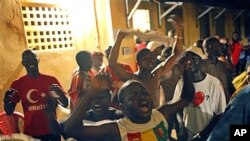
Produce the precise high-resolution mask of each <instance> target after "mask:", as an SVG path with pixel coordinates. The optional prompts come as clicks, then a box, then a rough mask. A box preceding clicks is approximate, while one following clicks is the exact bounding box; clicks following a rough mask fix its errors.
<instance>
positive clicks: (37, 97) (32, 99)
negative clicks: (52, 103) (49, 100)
mask: <svg viewBox="0 0 250 141" xmlns="http://www.w3.org/2000/svg"><path fill="white" fill-rule="evenodd" d="M45 97H46V94H45V93H44V92H42V93H41V94H38V90H36V89H30V90H29V91H28V92H27V94H26V98H27V101H28V102H29V103H30V104H29V106H28V110H29V111H37V110H43V109H46V108H48V105H47V104H39V103H41V101H44V100H45ZM37 103H38V105H37Z"/></svg>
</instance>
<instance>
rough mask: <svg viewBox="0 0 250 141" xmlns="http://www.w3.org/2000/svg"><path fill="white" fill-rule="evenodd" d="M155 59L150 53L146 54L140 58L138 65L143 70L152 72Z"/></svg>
mask: <svg viewBox="0 0 250 141" xmlns="http://www.w3.org/2000/svg"><path fill="white" fill-rule="evenodd" d="M155 62H156V57H155V56H154V54H153V53H152V52H148V53H147V54H145V55H144V56H143V57H141V58H140V61H139V62H138V65H139V67H140V69H143V70H153V69H154V68H155Z"/></svg>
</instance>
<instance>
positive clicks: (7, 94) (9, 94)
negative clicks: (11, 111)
mask: <svg viewBox="0 0 250 141" xmlns="http://www.w3.org/2000/svg"><path fill="white" fill-rule="evenodd" d="M15 93H17V91H16V90H14V89H9V90H7V91H6V92H5V96H4V98H3V101H4V103H6V104H7V103H11V97H12V96H13V95H14V94H15Z"/></svg>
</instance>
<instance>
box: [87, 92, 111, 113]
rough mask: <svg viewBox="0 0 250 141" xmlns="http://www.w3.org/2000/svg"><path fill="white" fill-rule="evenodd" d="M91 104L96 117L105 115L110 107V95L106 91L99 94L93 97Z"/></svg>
mask: <svg viewBox="0 0 250 141" xmlns="http://www.w3.org/2000/svg"><path fill="white" fill-rule="evenodd" d="M91 100H92V102H91V108H92V109H93V112H94V114H95V115H96V116H102V115H105V114H106V113H107V111H108V108H109V106H110V103H111V102H110V100H111V99H110V94H109V93H107V92H106V91H103V92H100V93H98V94H97V95H95V96H94V97H93V98H92V99H91Z"/></svg>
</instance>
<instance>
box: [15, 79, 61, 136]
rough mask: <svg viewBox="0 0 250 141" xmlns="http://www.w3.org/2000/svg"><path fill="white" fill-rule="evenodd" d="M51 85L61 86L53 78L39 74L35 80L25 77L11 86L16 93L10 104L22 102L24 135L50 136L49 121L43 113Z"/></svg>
mask: <svg viewBox="0 0 250 141" xmlns="http://www.w3.org/2000/svg"><path fill="white" fill-rule="evenodd" d="M51 84H58V85H59V86H61V85H60V83H59V82H58V80H57V79H56V78H55V77H52V76H48V75H43V74H40V75H39V76H38V77H36V78H32V77H29V76H27V75H25V76H23V77H21V78H20V79H18V80H16V81H14V82H13V83H12V85H11V88H12V89H15V90H16V91H17V93H16V94H14V95H13V96H12V98H11V102H13V103H17V102H19V101H21V102H22V107H23V112H24V133H25V134H27V135H30V136H38V135H46V134H51V131H50V129H49V121H48V118H47V115H46V113H45V109H47V108H48V105H47V103H46V97H47V95H48V91H49V86H50V85H51ZM55 114H56V113H55Z"/></svg>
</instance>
